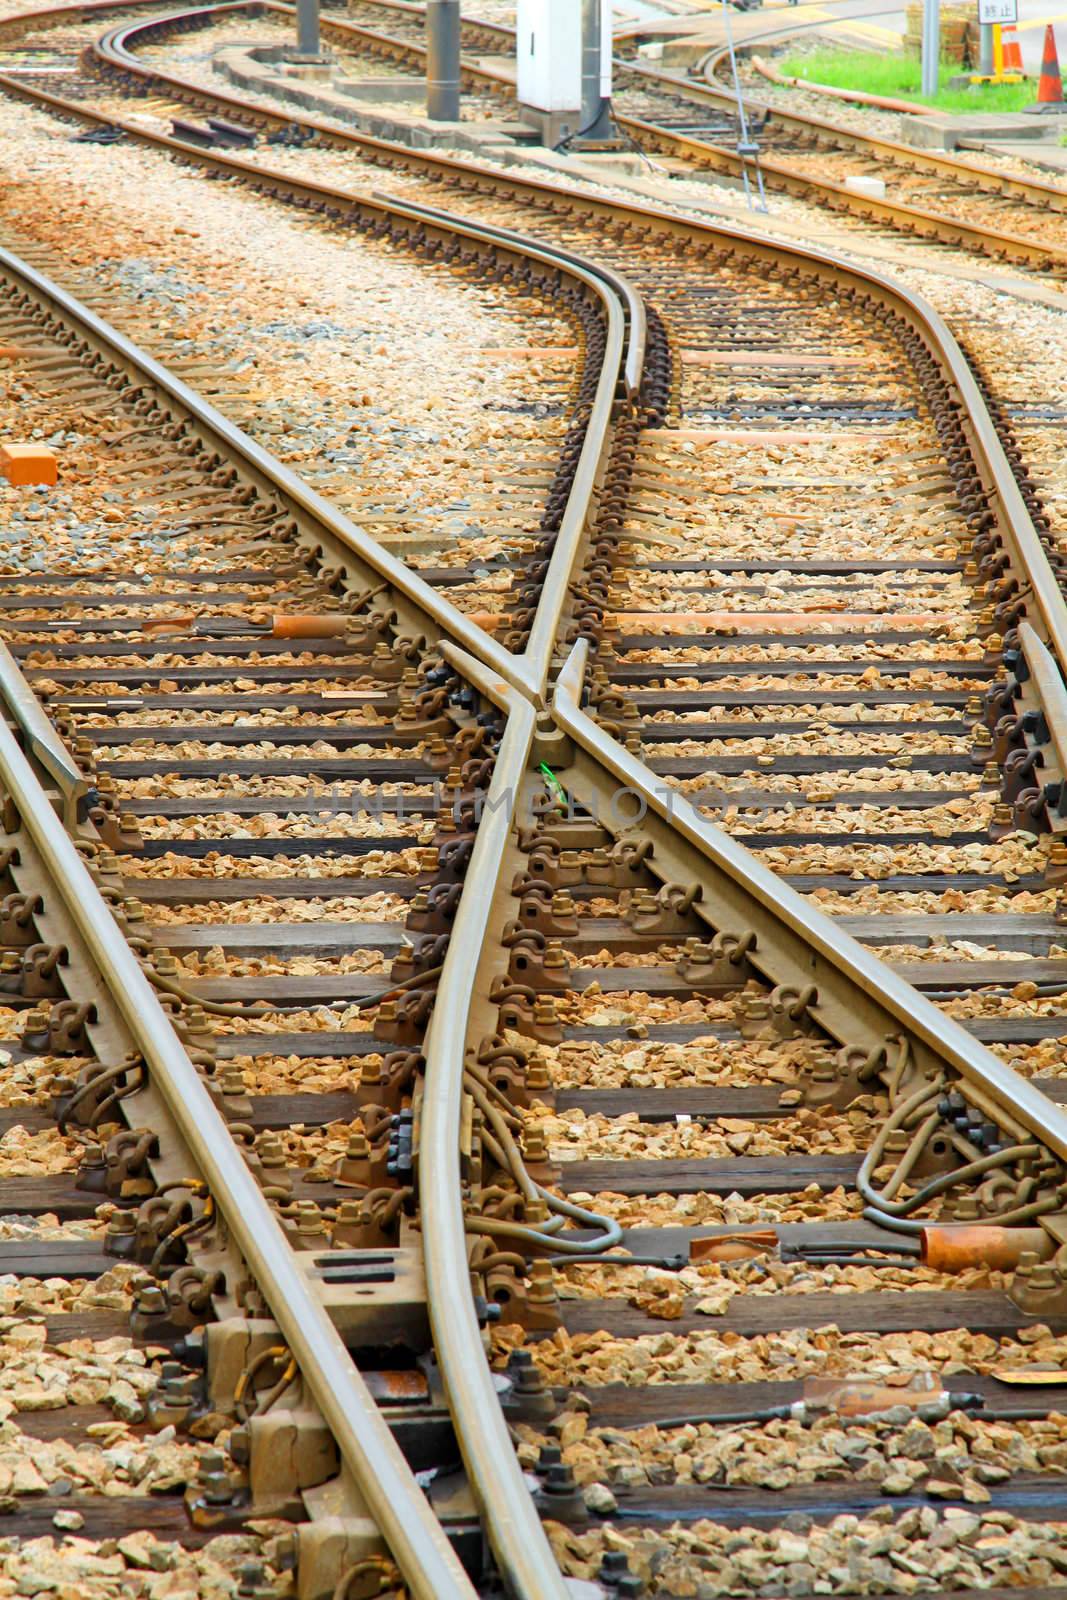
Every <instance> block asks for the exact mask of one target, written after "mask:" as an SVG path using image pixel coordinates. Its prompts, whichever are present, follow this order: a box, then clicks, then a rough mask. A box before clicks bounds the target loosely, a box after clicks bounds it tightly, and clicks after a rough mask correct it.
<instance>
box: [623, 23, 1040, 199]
mask: <svg viewBox="0 0 1067 1600" xmlns="http://www.w3.org/2000/svg"><path fill="white" fill-rule="evenodd" d="M787 36H788V33H787V31H786V30H783V31H782V33H781V34H775V35H774V36H773V37H774V38H779V37H781V38H784V37H787ZM766 42H767V39H766V38H764V39H758V40H757V39H752V40H747V41H740V42H739V43H738V44H737V46H736V49H737V51H738V53H740V54H746V53H748V52H749V51H750V50H754V49H757V48H758V47H759V45H760V44H762V43H766ZM728 55H729V52H728V50H727V49H726V48H725V47H724V48H721V49H718V48H717V49H715V50H713V51H712V52H711V53H710V54H709V55H708V56H707V57H706V59H705V63H704V71H705V73H706V74H708V75H709V76H708V78H707V80H706V81H703V82H702V81H700V80H699V79H693V78H680V77H678V76H676V75H675V74H674V73H671V72H666V71H664V70H663V68H661V67H652V66H649V65H648V64H647V63H646V62H643V61H642V62H634V61H629V60H626V59H623V58H617V59H616V61H615V67H616V70H618V71H625V72H631V73H633V74H634V76H635V77H639V78H645V79H647V80H648V81H649V82H651V83H655V84H657V85H658V86H659V87H662V88H663V89H666V90H668V91H669V92H670V93H672V94H677V95H678V96H679V97H680V98H681V99H684V100H689V101H691V102H692V103H693V104H694V105H706V104H707V103H708V102H709V101H710V102H712V103H713V104H716V105H721V106H727V107H730V108H732V107H734V106H735V105H736V98H735V96H734V93H733V90H732V89H731V88H729V87H728V86H727V85H726V84H720V83H716V82H714V81H713V79H714V74H715V72H716V71H717V70H718V68H719V66H720V65H721V64H722V63H723V62H724V61H725V60H726V59H727V58H728ZM744 101H745V107H746V109H747V110H751V111H752V112H755V113H756V114H757V115H759V114H760V113H763V112H766V113H767V115H768V116H769V117H770V118H771V120H772V121H774V122H778V123H780V124H781V125H782V126H783V127H785V128H788V129H791V130H793V131H795V132H797V133H802V134H808V133H811V132H812V131H814V132H815V133H816V134H818V135H819V136H820V137H825V138H828V139H832V140H834V141H836V142H837V143H838V144H841V145H850V146H853V147H855V148H856V149H861V150H867V151H869V152H870V154H871V155H873V156H877V157H879V158H880V159H887V160H890V161H893V162H894V163H897V162H899V163H900V164H901V165H903V166H909V167H912V168H914V169H916V170H918V171H925V172H930V173H939V174H941V175H943V176H946V177H950V178H966V179H967V180H968V181H969V182H973V183H976V184H978V186H979V187H980V188H983V189H985V190H986V191H987V192H988V193H990V194H993V193H1001V194H1013V195H1018V196H1019V197H1020V198H1022V199H1025V200H1028V201H1029V202H1030V203H1031V204H1033V205H1035V206H1046V205H1049V206H1052V207H1053V208H1054V209H1056V210H1067V190H1064V189H1062V188H1060V187H1059V186H1058V185H1057V184H1055V183H1052V182H1051V181H1049V180H1047V179H1044V178H1022V177H1018V176H1016V175H1015V174H1013V173H1007V172H997V171H995V170H994V169H993V168H991V167H983V166H982V165H980V163H978V162H976V161H968V160H966V159H965V158H964V157H963V156H956V155H952V154H950V153H949V152H947V151H942V150H926V149H920V148H918V147H917V146H914V145H910V144H904V143H902V142H901V141H900V140H898V139H887V138H886V137H885V136H884V135H883V134H875V133H861V132H859V131H858V130H853V129H852V128H846V127H843V126H842V125H841V124H840V123H836V122H831V121H830V119H829V118H827V117H819V116H816V115H815V114H814V113H813V112H808V111H787V110H784V109H783V108H782V107H780V106H778V105H772V104H771V103H769V102H768V101H765V100H757V99H750V97H749V96H748V95H747V94H746V95H745V96H744ZM763 159H764V158H763V157H762V156H761V157H760V160H761V163H762V161H763Z"/></svg>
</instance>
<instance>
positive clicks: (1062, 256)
mask: <svg viewBox="0 0 1067 1600" xmlns="http://www.w3.org/2000/svg"><path fill="white" fill-rule="evenodd" d="M373 3H375V4H377V0H373ZM329 26H330V27H332V28H333V30H334V31H335V32H336V33H337V34H338V35H340V36H341V37H343V36H344V35H345V34H348V35H349V36H350V37H351V36H358V37H361V38H362V39H363V41H364V42H365V43H366V44H367V45H368V46H369V47H370V48H372V49H387V50H388V53H390V54H392V55H394V56H395V57H396V58H397V59H404V58H407V59H408V60H411V61H414V62H415V63H416V64H417V65H418V66H419V67H420V68H421V65H422V62H423V58H424V55H425V51H424V48H423V46H422V45H420V44H417V43H414V42H413V41H410V40H406V39H405V40H398V39H391V38H390V37H389V36H388V35H379V34H376V33H375V32H374V31H373V30H370V29H366V28H361V27H359V26H358V25H357V24H355V23H352V22H348V21H345V20H342V19H333V20H332V21H331V23H330V24H329ZM465 26H466V24H465ZM480 26H481V25H480ZM495 26H496V27H497V28H499V26H500V25H495ZM808 26H811V24H808ZM509 31H510V30H509ZM792 31H794V30H793V29H789V28H786V29H778V30H774V32H773V33H770V34H761V35H760V36H759V37H758V38H756V39H753V40H751V41H748V42H747V45H746V43H744V42H743V43H741V44H740V45H739V46H738V48H739V49H741V50H742V51H744V50H745V49H746V48H747V49H754V48H756V47H758V46H759V45H760V44H761V43H766V42H768V41H773V40H774V39H777V38H783V37H787V36H788V35H789V34H790V33H791V32H792ZM512 37H513V32H512ZM390 46H391V47H392V48H389V47H390ZM725 54H726V52H725V51H724V50H721V49H719V50H715V51H713V52H711V53H710V54H709V56H708V57H707V58H706V59H707V72H708V77H709V78H714V74H715V71H716V69H717V67H718V65H719V63H720V62H721V61H722V60H724V59H725ZM615 67H616V71H617V72H628V73H632V74H633V75H634V76H635V77H637V78H641V79H644V80H646V81H647V82H650V83H655V84H657V85H659V86H660V87H662V88H664V89H666V90H668V91H669V92H670V93H672V94H676V95H681V96H682V97H683V98H685V99H688V100H692V101H694V102H695V103H697V104H700V103H703V104H705V105H706V104H708V103H709V102H710V103H712V104H715V105H719V106H725V107H726V108H727V109H730V110H732V109H733V108H734V105H735V98H734V95H733V93H732V91H731V90H729V89H728V88H727V87H726V86H725V85H719V84H716V83H714V82H706V83H701V82H694V81H693V80H692V79H689V78H679V77H677V76H675V75H674V74H671V73H669V72H664V71H662V70H661V69H657V68H655V67H651V66H649V65H647V64H645V63H644V62H641V63H635V62H633V61H630V60H625V59H622V58H619V59H617V60H616V62H615ZM463 73H464V77H465V79H466V81H467V83H468V84H469V86H470V87H481V88H483V89H490V90H493V91H495V92H497V93H502V94H506V95H508V96H509V97H512V98H513V97H514V94H515V83H514V78H513V77H512V76H511V75H510V74H508V73H505V72H501V71H499V70H497V69H495V68H493V67H492V66H490V65H486V63H485V62H481V63H477V64H476V63H474V62H471V61H465V62H464V64H463ZM745 105H746V107H751V109H752V111H753V112H754V113H755V114H757V115H759V114H766V115H767V116H768V117H769V118H771V120H772V121H773V122H776V123H778V124H779V126H781V127H783V128H792V129H794V130H795V131H797V132H799V133H802V134H805V135H811V134H812V133H815V134H817V135H818V136H819V137H820V138H823V139H827V140H831V141H833V142H835V143H837V144H846V145H849V146H851V147H852V148H854V149H857V150H863V151H865V152H866V153H867V154H869V155H870V156H872V157H874V158H875V159H879V160H888V161H893V162H896V163H901V164H904V165H907V166H910V167H912V168H913V169H919V170H922V171H926V172H931V173H935V172H936V173H939V174H941V175H944V176H948V177H951V178H955V179H962V180H965V181H966V182H967V183H968V184H977V185H978V187H980V188H983V189H985V190H987V191H988V192H990V193H997V194H1005V195H1015V196H1017V197H1019V198H1021V199H1025V200H1026V201H1027V202H1028V204H1030V205H1032V206H1034V207H1037V208H1040V207H1044V206H1052V207H1053V208H1054V209H1056V210H1067V192H1065V191H1064V190H1063V189H1062V188H1059V187H1057V185H1056V184H1054V183H1050V182H1045V181H1042V180H1041V179H1037V178H1020V177H1017V176H1013V175H1010V174H1003V173H997V172H993V171H991V170H990V169H989V168H987V167H982V166H980V165H979V164H978V163H976V162H969V161H965V160H963V159H961V158H960V157H956V156H951V155H942V154H941V153H940V152H936V151H927V150H916V149H914V148H913V147H912V146H910V145H906V144H903V143H901V142H900V141H897V140H892V139H886V138H880V137H878V136H876V135H872V134H864V133H853V131H852V130H851V129H848V128H842V127H840V126H839V125H837V124H835V123H832V122H829V121H826V120H823V119H822V118H819V117H816V116H813V115H810V114H808V113H803V112H783V111H780V110H779V108H778V107H777V106H768V105H766V104H764V103H762V102H757V101H749V99H748V98H747V97H746V99H745ZM615 117H616V121H617V122H618V123H619V125H620V127H622V128H624V129H625V130H626V131H627V132H628V133H630V134H631V135H632V136H633V137H634V138H636V139H637V140H638V141H639V142H641V143H644V144H645V145H648V144H649V143H652V144H659V145H660V147H661V148H662V149H663V150H664V151H665V152H666V151H670V152H672V153H675V154H681V155H683V156H685V155H688V156H689V157H690V158H691V159H693V160H695V161H698V162H700V163H701V164H702V165H704V166H706V167H711V168H713V169H715V170H717V171H720V172H723V173H726V174H728V175H730V176H732V177H737V176H740V175H741V174H742V172H743V170H744V166H745V159H744V158H743V157H741V156H739V155H738V154H737V153H736V152H735V151H734V150H732V149H729V148H728V147H725V146H722V145H716V144H712V143H709V142H708V141H706V140H701V139H698V138H694V137H693V136H692V135H687V134H680V133H675V132H674V130H673V129H671V128H667V127H662V126H660V125H659V124H657V123H655V122H649V121H647V120H645V119H643V118H639V117H631V116H627V115H626V113H625V112H624V111H622V110H621V109H620V108H619V106H618V105H616V107H615ZM760 167H761V170H762V172H763V174H764V177H765V178H767V179H770V180H772V181H773V183H774V185H775V187H777V188H779V189H782V190H784V191H785V192H787V193H790V194H794V195H796V196H798V197H800V198H803V197H805V196H809V197H810V196H811V195H812V194H814V195H815V196H817V197H820V198H822V199H823V200H824V201H825V202H826V203H827V204H829V205H830V206H831V207H832V208H834V209H835V210H847V211H850V212H853V213H855V214H856V215H859V216H862V217H865V218H868V219H871V220H875V221H881V222H885V223H887V224H888V225H890V226H892V227H896V228H902V229H904V230H905V231H911V230H913V229H914V230H916V231H918V232H920V233H922V234H924V235H925V236H927V237H930V238H936V239H939V240H942V241H943V242H945V243H951V244H957V245H961V246H963V247H964V248H967V249H971V250H976V251H979V252H980V253H983V254H990V253H993V254H995V255H1001V256H1003V257H1005V258H1006V259H1010V260H1014V261H1018V262H1020V263H1026V264H1028V265H1038V266H1047V265H1049V264H1052V265H1054V266H1056V267H1058V268H1059V269H1061V270H1064V271H1067V250H1064V249H1062V248H1059V247H1056V246H1050V245H1047V244H1044V243H1042V241H1041V240H1040V238H1034V239H1030V238H1027V237H1026V236H1025V235H1020V234H1015V233H1010V232H1006V231H1004V230H1003V229H1000V228H990V227H988V226H983V225H979V224H970V223H968V222H966V221H965V220H964V219H962V218H959V217H956V216H952V215H950V214H947V213H943V212H939V211H937V210H932V209H928V208H927V207H925V206H922V205H911V204H907V203H904V202H899V201H894V200H878V201H875V200H872V199H870V197H868V196H864V195H859V194H856V193H854V192H853V191H852V190H850V189H847V188H846V187H845V185H844V184H841V183H836V182H834V181H833V180H832V179H829V178H821V177H818V176H808V175H803V174H800V173H797V172H795V171H793V170H792V168H790V167H789V166H788V165H787V164H786V163H784V162H781V161H778V160H776V158H775V156H774V154H773V151H772V152H764V153H762V154H761V156H760ZM1035 222H1039V216H1035Z"/></svg>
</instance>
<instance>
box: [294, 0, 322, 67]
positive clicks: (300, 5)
mask: <svg viewBox="0 0 1067 1600" xmlns="http://www.w3.org/2000/svg"><path fill="white" fill-rule="evenodd" d="M296 50H297V54H298V55H301V56H317V55H318V54H319V53H320V46H319V0H296Z"/></svg>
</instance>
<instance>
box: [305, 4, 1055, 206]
mask: <svg viewBox="0 0 1067 1600" xmlns="http://www.w3.org/2000/svg"><path fill="white" fill-rule="evenodd" d="M361 3H362V4H364V5H368V6H372V7H373V8H374V9H375V10H380V11H383V12H385V13H386V15H388V14H389V13H390V12H402V13H403V14H404V15H405V16H411V15H413V14H415V13H418V15H419V16H420V17H421V16H424V15H425V11H424V7H423V6H422V5H421V4H415V3H412V0H403V3H402V0H361ZM329 25H330V26H331V27H333V28H335V29H336V30H337V31H338V32H357V31H362V30H361V29H360V25H359V24H358V23H355V22H353V21H352V20H351V19H349V18H341V17H331V18H330V19H329ZM640 26H641V25H640V24H635V25H634V28H635V29H636V28H638V27H640ZM818 26H820V24H817V23H806V24H804V25H803V28H812V27H818ZM803 28H800V27H797V26H796V24H794V25H793V26H791V27H783V28H775V29H773V30H771V31H768V32H765V33H761V34H759V35H758V36H756V37H753V38H751V39H742V40H739V41H738V42H737V45H736V49H737V52H738V53H739V54H750V53H751V52H752V51H754V50H758V49H761V48H762V47H763V46H764V45H767V44H775V43H779V42H781V41H782V40H785V39H788V38H792V37H793V35H794V34H796V33H798V32H801V31H803ZM463 30H464V32H468V31H469V33H470V36H471V38H472V41H473V40H475V39H476V38H477V35H478V34H479V33H481V34H483V35H485V36H487V37H493V38H496V39H499V40H504V39H506V40H507V41H508V42H509V43H510V45H511V47H512V49H513V48H514V41H515V30H514V28H511V27H509V26H508V25H507V24H506V23H500V22H487V21H484V20H478V21H475V19H473V18H464V20H463ZM631 31H633V30H631ZM625 37H627V31H626V30H625V29H623V30H616V38H625ZM402 42H403V43H404V44H405V45H408V41H406V40H404V41H402ZM409 48H410V49H411V50H413V51H414V50H417V49H418V48H419V46H417V45H414V44H411V45H410V46H409ZM728 54H729V52H728V50H727V49H726V47H725V46H722V47H719V46H716V47H713V48H712V49H711V50H710V51H709V53H708V54H707V56H706V57H705V58H704V62H703V63H702V66H703V70H704V72H705V73H706V75H707V80H708V81H706V82H701V81H699V80H696V81H694V80H693V79H692V78H682V77H679V76H677V75H676V74H673V73H671V72H669V71H665V70H664V69H663V68H657V67H653V66H651V65H650V64H649V63H647V62H645V61H634V60H631V59H630V58H629V57H625V56H616V57H615V58H614V62H613V65H614V68H615V71H616V72H617V73H622V72H627V73H632V74H633V75H634V77H637V78H644V79H647V80H648V81H649V82H651V83H656V84H657V85H659V86H661V87H663V88H664V89H667V90H669V91H670V92H671V93H674V94H677V95H679V96H680V97H681V98H682V99H686V100H691V101H692V102H693V103H694V104H696V105H699V104H706V103H707V102H708V101H709V100H710V101H712V102H714V103H715V104H720V105H726V106H729V107H733V106H734V104H735V97H734V94H733V91H732V90H731V89H730V88H729V87H728V86H727V85H725V84H719V83H716V82H714V76H715V73H716V72H717V71H718V69H719V67H720V65H721V63H722V62H723V61H724V60H725V59H726V58H727V56H728ZM466 66H467V69H468V70H469V71H470V73H471V74H472V76H478V75H480V76H481V77H482V78H483V79H484V81H485V82H486V83H487V84H492V85H494V86H496V87H499V88H501V89H503V88H504V87H505V85H506V84H507V83H509V82H511V79H510V77H508V76H507V75H504V74H499V73H496V72H494V71H493V69H492V68H491V67H486V66H485V65H484V64H481V65H478V66H475V64H474V63H473V62H469V63H466ZM745 105H746V107H748V106H751V108H752V110H753V111H754V112H756V113H757V114H759V113H761V112H766V113H767V114H768V115H769V116H770V117H771V118H772V120H774V121H775V122H778V123H780V124H781V125H782V126H783V127H787V128H792V129H795V130H796V131H797V132H801V133H810V132H811V131H813V130H814V131H815V132H816V133H817V134H818V135H819V136H820V137H825V138H829V139H832V140H835V141H836V142H837V143H839V144H842V145H849V146H852V147H854V148H856V149H865V150H867V151H869V152H870V153H871V154H872V155H873V156H876V157H878V158H880V159H887V160H890V161H893V162H894V163H899V164H900V165H903V166H909V167H911V168H913V169H915V170H918V171H925V172H931V173H935V172H936V173H941V174H943V175H945V176H947V177H953V178H965V179H966V180H968V181H969V182H972V183H975V184H977V185H978V187H979V188H982V189H984V190H985V191H986V192H987V193H990V194H997V193H999V194H1005V195H1015V196H1018V197H1020V198H1022V199H1025V200H1027V201H1029V202H1030V204H1032V205H1035V206H1046V205H1047V206H1052V207H1053V208H1054V209H1055V210H1067V191H1065V190H1064V189H1063V188H1061V187H1060V186H1059V185H1057V184H1055V183H1053V182H1051V181H1050V180H1047V179H1042V178H1027V177H1020V176H1018V175H1017V174H1014V173H1007V172H997V171H995V170H994V169H992V168H990V167H983V166H982V165H980V164H979V163H978V162H975V161H968V160H966V159H965V158H964V157H961V156H956V155H952V154H950V153H948V152H945V151H940V150H926V149H921V148H918V147H915V146H913V145H908V144H904V143H903V142H902V141H900V140H897V139H889V138H886V137H885V136H884V135H881V134H872V133H862V132H859V131H858V130H853V129H852V128H846V127H843V126H842V125H840V124H839V123H834V122H831V121H830V120H829V119H828V118H824V117H819V116H816V115H815V114H814V113H812V112H806V111H788V110H784V109H783V108H781V107H780V106H778V105H775V104H770V103H768V102H766V101H761V100H755V99H752V100H750V98H749V96H748V95H746V96H745ZM615 115H616V119H617V120H618V121H619V122H620V123H622V124H623V125H624V126H626V127H628V128H631V129H632V128H636V127H639V126H640V125H641V123H640V121H639V120H638V119H633V118H627V117H626V116H625V114H624V113H622V114H621V113H620V112H619V110H618V107H616V108H615ZM653 126H657V127H658V125H655V124H653ZM658 131H661V132H663V133H665V134H671V132H672V130H671V129H669V128H663V129H658ZM678 137H679V138H684V137H685V136H683V135H679V136H678ZM768 159H769V158H768V157H766V156H761V164H762V162H764V161H766V160H768ZM1009 237H1010V236H1009Z"/></svg>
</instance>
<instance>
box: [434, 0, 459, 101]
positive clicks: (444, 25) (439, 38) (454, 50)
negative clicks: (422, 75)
mask: <svg viewBox="0 0 1067 1600" xmlns="http://www.w3.org/2000/svg"><path fill="white" fill-rule="evenodd" d="M426 115H427V116H428V117H429V118H430V121H431V122H458V121H459V0H427V5H426Z"/></svg>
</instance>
